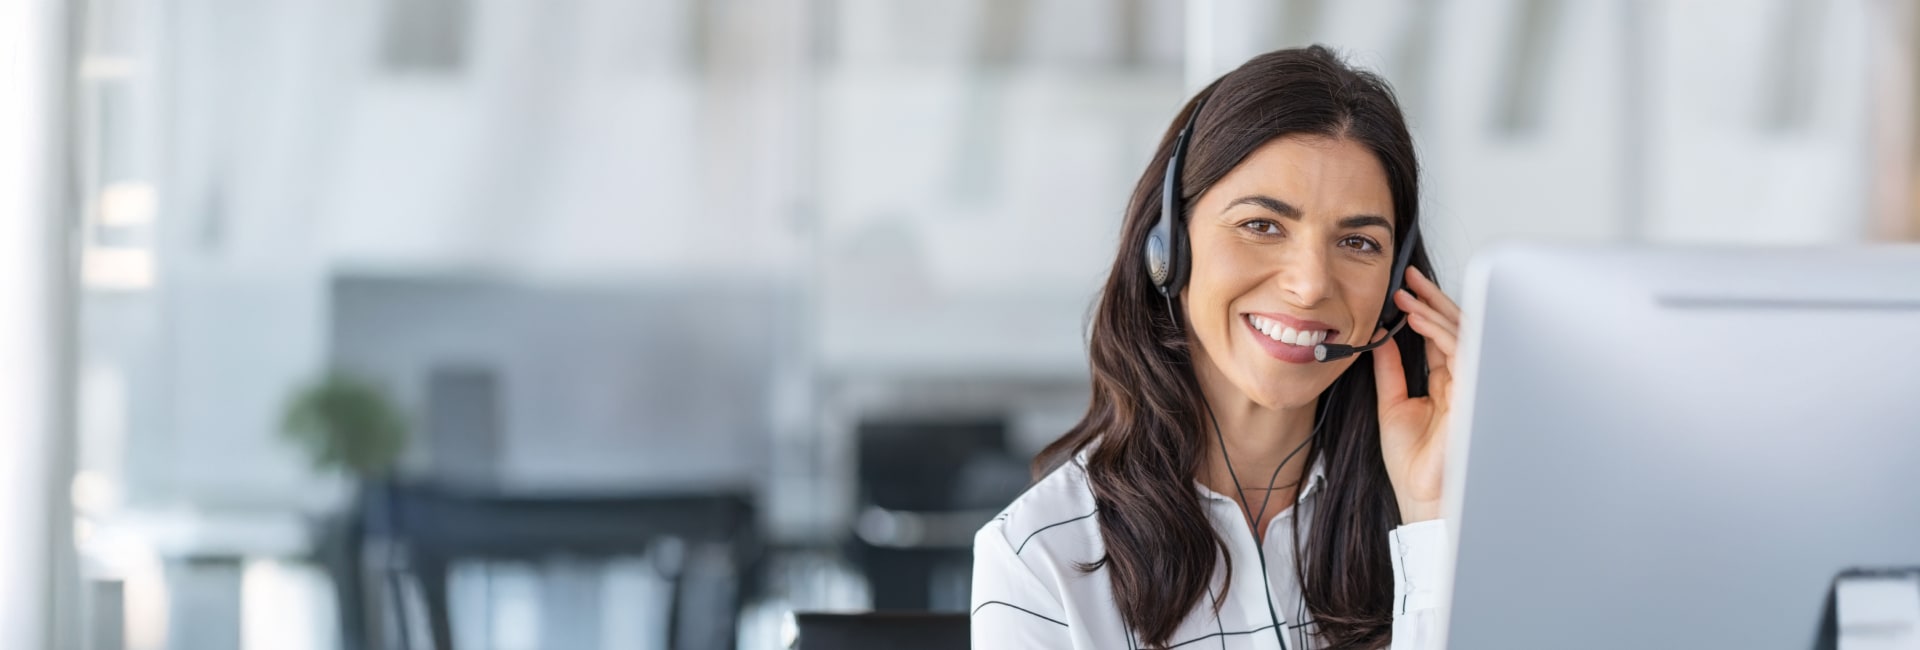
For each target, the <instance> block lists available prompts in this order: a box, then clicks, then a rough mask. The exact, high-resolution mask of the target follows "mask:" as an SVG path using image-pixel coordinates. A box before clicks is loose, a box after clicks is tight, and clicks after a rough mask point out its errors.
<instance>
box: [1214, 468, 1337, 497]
mask: <svg viewBox="0 0 1920 650" xmlns="http://www.w3.org/2000/svg"><path fill="white" fill-rule="evenodd" d="M1326 482H1327V463H1326V459H1325V458H1315V459H1313V467H1311V468H1309V469H1308V470H1307V486H1306V487H1304V488H1301V489H1300V496H1299V497H1297V498H1295V499H1294V500H1293V502H1294V503H1296V504H1298V503H1301V502H1304V501H1306V500H1307V497H1309V496H1312V495H1313V493H1315V492H1318V491H1320V488H1321V486H1323V485H1325V484H1326ZM1193 486H1194V487H1196V488H1199V490H1200V494H1201V496H1204V497H1206V498H1208V499H1214V500H1218V501H1226V502H1228V503H1233V502H1234V501H1233V499H1230V498H1228V497H1227V496H1226V495H1224V494H1221V493H1219V492H1215V491H1213V488H1210V487H1207V486H1206V485H1205V484H1203V483H1201V482H1200V481H1199V480H1198V479H1195V480H1194V481H1193Z"/></svg>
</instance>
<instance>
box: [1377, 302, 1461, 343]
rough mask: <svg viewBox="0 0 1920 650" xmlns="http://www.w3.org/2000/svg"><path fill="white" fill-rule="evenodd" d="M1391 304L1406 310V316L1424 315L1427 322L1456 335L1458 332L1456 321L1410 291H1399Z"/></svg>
mask: <svg viewBox="0 0 1920 650" xmlns="http://www.w3.org/2000/svg"><path fill="white" fill-rule="evenodd" d="M1393 304H1394V305H1395V306H1398V307H1399V308H1400V309H1401V310H1402V311H1405V312H1407V315H1408V316H1422V317H1425V318H1426V319H1427V321H1428V322H1430V323H1432V324H1434V325H1437V326H1439V327H1441V328H1444V329H1446V330H1447V332H1448V333H1450V334H1453V335H1455V336H1456V337H1457V336H1458V335H1459V334H1460V329H1459V327H1460V326H1459V323H1458V321H1455V320H1453V319H1450V318H1447V317H1446V315H1445V314H1442V313H1440V310H1438V309H1435V308H1434V307H1433V305H1430V304H1427V303H1426V302H1425V301H1422V300H1420V299H1419V298H1418V297H1416V296H1414V295H1413V294H1412V293H1408V292H1406V291H1401V292H1400V293H1399V294H1397V295H1395V296H1394V297H1393Z"/></svg>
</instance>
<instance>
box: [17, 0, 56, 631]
mask: <svg viewBox="0 0 1920 650" xmlns="http://www.w3.org/2000/svg"><path fill="white" fill-rule="evenodd" d="M64 7H65V3H61V2H58V1H57V0H22V1H19V2H5V3H0V364H3V365H4V368H5V369H4V370H3V371H0V647H5V648H45V647H50V645H51V644H52V643H53V642H54V640H55V639H56V638H60V637H64V636H66V635H56V634H55V632H56V627H57V626H56V624H55V621H56V620H64V619H66V618H67V617H68V616H70V615H71V608H68V607H62V606H59V605H57V604H56V603H57V602H61V601H63V600H64V599H65V597H66V595H67V594H68V592H69V589H68V587H70V586H71V585H70V584H67V583H65V582H60V583H57V582H56V580H55V576H56V575H57V574H58V572H60V571H63V570H64V569H62V567H71V566H72V564H71V552H70V551H67V552H62V551H60V550H58V549H59V548H60V547H61V546H62V545H63V544H64V540H66V539H68V537H69V536H68V535H65V534H60V533H59V532H58V530H59V529H58V528H57V527H56V524H60V525H65V524H66V522H67V521H70V520H69V519H68V518H67V517H66V516H65V513H66V510H67V509H66V508H64V507H61V505H60V504H61V503H62V501H61V497H62V495H63V494H64V492H62V491H61V490H60V489H58V488H57V487H56V482H59V481H62V479H64V478H65V472H62V471H60V467H59V466H60V465H61V463H59V462H57V461H58V460H59V459H62V458H65V457H66V454H64V453H62V452H61V451H60V450H61V443H60V440H61V438H60V437H59V436H58V435H57V432H58V431H59V429H60V428H61V423H62V422H63V417H62V415H61V413H62V411H63V400H62V398H61V396H62V395H64V394H65V393H66V392H65V391H64V390H62V389H61V385H60V384H61V381H60V378H61V377H62V373H61V370H60V368H61V363H62V360H63V359H64V358H65V357H66V354H65V349H66V348H65V344H64V340H63V336H62V335H63V332H62V329H63V328H64V326H65V325H66V319H65V318H63V317H62V316H61V314H62V313H63V312H64V310H65V307H64V305H65V300H64V298H63V297H62V293H63V292H64V291H63V289H62V288H63V287H66V286H68V285H69V283H68V278H67V277H66V276H67V274H65V273H63V272H62V270H63V269H64V268H65V267H64V263H65V260H66V255H65V254H64V250H65V248H66V242H67V239H66V237H65V233H64V231H63V230H62V229H61V228H59V224H60V223H62V220H61V219H60V218H59V213H60V206H61V203H62V202H61V200H60V198H61V196H62V193H61V187H62V186H61V185H60V184H59V182H60V178H61V175H60V173H59V170H60V166H59V161H60V160H61V159H62V157H61V155H60V150H59V149H58V146H59V143H60V142H61V141H62V138H60V137H59V134H60V133H61V131H60V129H61V128H62V125H63V122H64V120H63V119H61V118H62V116H61V113H60V110H59V106H60V105H61V102H60V101H59V99H60V97H61V96H62V92H61V90H60V89H61V88H63V87H64V83H63V77H62V76H61V75H60V71H61V70H64V69H66V66H65V65H64V60H63V59H62V58H61V57H62V52H63V50H62V44H63V42H64V38H63V34H64V33H65V29H64V25H65V21H64V19H63V18H64V14H63V8H64ZM56 540H60V541H61V543H56ZM56 617H58V618H56Z"/></svg>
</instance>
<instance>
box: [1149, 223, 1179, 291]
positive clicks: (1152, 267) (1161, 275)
mask: <svg viewBox="0 0 1920 650" xmlns="http://www.w3.org/2000/svg"><path fill="white" fill-rule="evenodd" d="M1155 230H1156V231H1157V230H1158V228H1157V227H1156V228H1155ZM1168 252H1169V251H1168V246H1167V239H1166V238H1165V237H1162V236H1161V234H1160V233H1159V232H1153V233H1150V234H1148V235H1147V245H1146V260H1147V279H1149V280H1152V281H1153V286H1154V288H1156V289H1159V290H1161V292H1163V293H1164V292H1165V291H1166V287H1167V281H1168V280H1171V279H1172V273H1173V266H1172V261H1171V260H1170V259H1168V257H1167V255H1168Z"/></svg>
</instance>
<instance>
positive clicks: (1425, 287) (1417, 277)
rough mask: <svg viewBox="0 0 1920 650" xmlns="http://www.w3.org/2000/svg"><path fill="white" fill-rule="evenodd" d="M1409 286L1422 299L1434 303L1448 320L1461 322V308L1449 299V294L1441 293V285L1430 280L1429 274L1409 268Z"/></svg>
mask: <svg viewBox="0 0 1920 650" xmlns="http://www.w3.org/2000/svg"><path fill="white" fill-rule="evenodd" d="M1407 286H1408V287H1410V288H1412V289H1413V290H1414V293H1418V294H1420V298H1422V299H1424V300H1426V301H1427V302H1429V303H1432V304H1433V306H1434V308H1435V309H1438V310H1440V313H1442V314H1445V315H1446V316H1447V320H1451V321H1456V322H1458V321H1459V320H1460V306H1459V305H1456V304H1453V299H1452V298H1449V297H1447V292H1445V291H1441V290H1440V285H1439V284H1436V283H1434V281H1433V280H1431V279H1428V278H1427V274H1425V273H1421V272H1420V269H1416V268H1413V267H1411V266H1409V267H1407Z"/></svg>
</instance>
